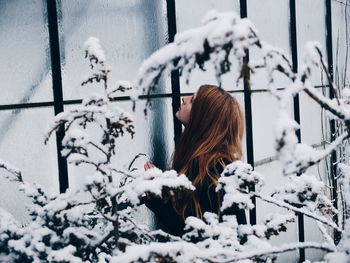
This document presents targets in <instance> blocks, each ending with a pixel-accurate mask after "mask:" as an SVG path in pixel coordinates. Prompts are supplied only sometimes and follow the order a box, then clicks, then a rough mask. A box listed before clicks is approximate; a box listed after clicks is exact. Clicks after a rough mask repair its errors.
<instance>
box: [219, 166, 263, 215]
mask: <svg viewBox="0 0 350 263" xmlns="http://www.w3.org/2000/svg"><path fill="white" fill-rule="evenodd" d="M262 185H263V177H262V175H260V174H259V173H257V172H255V171H253V168H252V167H251V166H250V165H249V164H247V163H243V162H242V161H235V162H233V163H231V164H229V165H228V166H227V167H226V168H225V169H224V171H223V172H222V175H221V177H220V179H219V184H218V187H217V190H221V189H222V190H224V192H225V195H224V198H223V203H222V205H221V210H222V211H225V209H227V208H230V207H232V206H233V204H237V205H238V207H240V208H242V209H252V208H253V207H254V205H253V203H252V201H251V196H250V194H249V193H248V189H249V188H252V186H255V187H256V190H257V191H259V189H260V188H261V187H262Z"/></svg>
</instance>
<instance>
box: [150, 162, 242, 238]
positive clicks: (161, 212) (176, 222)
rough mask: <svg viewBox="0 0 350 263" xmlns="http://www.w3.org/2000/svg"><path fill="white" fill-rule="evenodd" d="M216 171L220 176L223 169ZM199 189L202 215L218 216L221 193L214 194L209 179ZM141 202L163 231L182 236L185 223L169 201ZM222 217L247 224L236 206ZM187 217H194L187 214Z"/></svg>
mask: <svg viewBox="0 0 350 263" xmlns="http://www.w3.org/2000/svg"><path fill="white" fill-rule="evenodd" d="M225 163H226V164H228V163H229V162H228V161H225ZM216 169H217V171H218V173H219V174H221V172H222V171H223V169H224V168H223V167H222V166H221V165H217V166H216ZM209 171H210V172H212V173H213V174H214V170H213V169H210V170H209ZM200 187H201V188H203V191H201V195H200V196H199V203H200V205H201V209H202V212H203V214H204V212H212V213H216V214H218V213H219V210H220V204H221V203H222V199H223V192H222V191H219V192H216V191H215V188H216V186H215V185H211V182H210V180H209V179H208V180H205V181H204V182H203V183H202V185H201V186H200ZM205 189H207V191H206V190H205ZM143 202H144V203H145V205H146V206H147V207H148V208H149V209H150V210H152V211H153V212H154V213H155V215H156V217H157V218H158V219H159V221H160V223H161V226H160V227H161V228H162V229H163V230H164V231H166V232H168V233H170V234H172V235H176V236H182V235H183V234H184V227H185V221H184V219H183V218H182V216H181V215H179V214H178V213H177V212H175V210H174V208H173V205H172V202H171V201H168V202H164V201H163V199H161V198H157V197H153V198H149V197H145V198H143ZM223 215H236V217H237V221H238V224H246V223H247V220H246V216H245V212H244V210H242V209H239V208H238V207H237V206H233V207H231V208H230V209H225V210H224V211H223V212H221V213H220V218H219V219H220V220H222V216H223ZM188 216H195V215H194V214H189V215H188Z"/></svg>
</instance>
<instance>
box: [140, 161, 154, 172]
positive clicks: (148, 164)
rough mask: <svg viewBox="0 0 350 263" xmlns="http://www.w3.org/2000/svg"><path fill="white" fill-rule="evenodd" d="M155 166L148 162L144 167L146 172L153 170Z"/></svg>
mask: <svg viewBox="0 0 350 263" xmlns="http://www.w3.org/2000/svg"><path fill="white" fill-rule="evenodd" d="M154 167H155V165H154V164H152V163H150V162H146V163H145V164H144V165H143V168H145V171H147V170H148V169H151V168H154Z"/></svg>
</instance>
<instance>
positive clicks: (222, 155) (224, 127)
mask: <svg viewBox="0 0 350 263" xmlns="http://www.w3.org/2000/svg"><path fill="white" fill-rule="evenodd" d="M182 102H183V103H182V104H181V106H180V108H179V110H178V111H177V113H176V117H177V118H178V119H179V120H180V121H181V122H182V123H183V125H184V126H185V130H184V132H183V135H182V137H181V139H180V141H179V143H178V144H177V145H176V147H175V153H174V155H173V161H172V166H173V168H174V169H175V170H176V171H177V172H178V173H179V174H186V175H187V177H188V178H189V179H190V180H191V181H192V184H193V185H194V186H195V187H196V190H195V191H191V192H190V191H189V192H183V193H181V194H178V195H177V196H175V198H173V200H172V201H164V200H162V199H160V198H151V199H147V200H146V201H145V203H146V205H147V207H148V208H150V209H151V210H152V211H153V212H154V213H155V214H156V216H157V217H158V218H159V219H160V221H161V223H163V224H164V226H165V228H167V231H168V232H169V233H171V234H173V235H182V234H183V233H184V230H183V229H184V226H185V223H184V220H185V218H186V217H188V216H196V217H198V218H202V216H203V214H204V212H207V211H208V212H213V213H216V214H218V215H219V216H220V218H221V216H222V215H224V214H234V215H236V216H237V220H238V223H240V224H246V217H245V213H244V211H243V210H241V209H238V207H233V208H231V209H230V210H225V211H223V212H221V211H220V206H221V202H222V193H221V192H216V191H215V187H216V185H217V183H218V178H219V177H220V174H221V172H222V171H223V169H224V167H225V166H226V165H227V164H229V163H231V162H233V161H235V160H238V159H240V158H241V156H242V146H241V140H242V136H243V130H244V119H243V114H242V112H241V110H240V107H239V104H238V102H237V101H236V99H235V98H233V97H232V96H231V95H230V94H229V93H228V92H226V91H224V90H223V89H221V88H219V87H216V86H212V85H203V86H201V87H200V88H199V90H198V91H197V92H196V93H195V94H194V95H193V96H188V97H184V98H182ZM152 167H154V165H153V164H151V163H149V162H147V163H146V164H145V165H144V168H145V170H148V169H150V168H152Z"/></svg>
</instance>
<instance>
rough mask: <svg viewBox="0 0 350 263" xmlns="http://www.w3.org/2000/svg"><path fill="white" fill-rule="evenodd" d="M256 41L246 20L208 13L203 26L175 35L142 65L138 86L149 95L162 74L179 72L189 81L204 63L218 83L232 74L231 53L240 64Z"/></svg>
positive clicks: (224, 14)
mask: <svg viewBox="0 0 350 263" xmlns="http://www.w3.org/2000/svg"><path fill="white" fill-rule="evenodd" d="M258 41H259V40H258V37H257V34H256V30H255V27H254V26H253V24H252V23H251V22H250V21H249V20H247V19H240V17H239V16H238V15H237V14H236V13H233V12H227V13H218V12H216V11H211V12H208V14H207V15H206V17H205V18H204V20H203V26H201V27H198V28H195V29H191V30H188V31H185V32H183V33H179V34H177V35H176V37H175V40H174V42H173V43H171V44H168V45H166V46H165V47H163V48H162V49H160V50H158V51H156V52H155V53H154V54H153V55H151V56H150V57H149V58H148V59H147V60H145V61H144V62H143V64H142V66H141V68H140V69H139V73H138V76H139V77H138V81H137V84H138V86H139V88H141V90H142V92H143V93H147V94H149V93H150V92H151V90H152V88H154V86H155V85H156V84H157V81H158V80H159V78H160V76H161V74H162V72H163V71H171V70H174V69H180V71H181V72H182V74H183V75H184V77H185V78H186V79H187V81H188V79H189V74H190V73H191V71H192V70H193V69H194V68H195V67H196V66H198V67H200V68H202V69H203V67H204V63H205V62H206V61H210V62H212V63H213V64H214V66H215V69H216V77H217V79H218V81H219V83H221V81H220V77H221V75H222V74H224V73H226V72H229V71H231V70H232V68H231V62H230V61H229V54H230V52H233V54H234V55H235V56H236V58H237V59H238V60H240V59H241V58H243V56H244V55H245V52H246V50H247V49H248V48H249V46H251V45H253V44H255V43H257V42H258ZM240 65H241V62H240Z"/></svg>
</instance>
